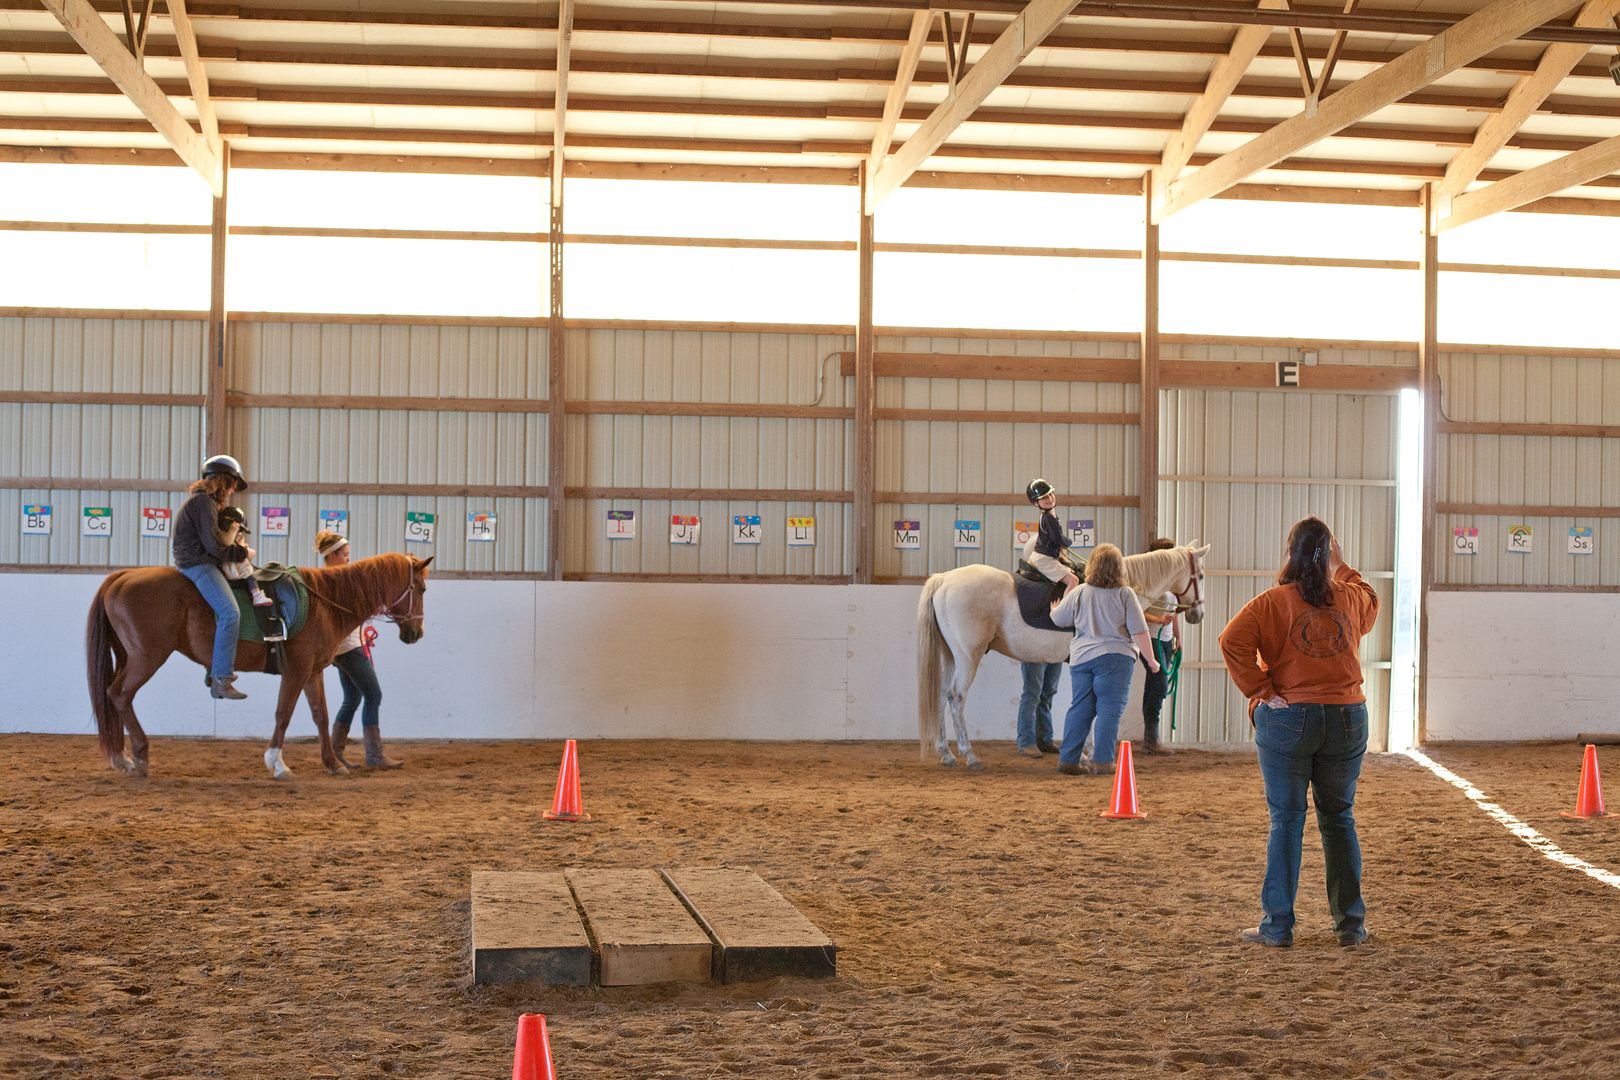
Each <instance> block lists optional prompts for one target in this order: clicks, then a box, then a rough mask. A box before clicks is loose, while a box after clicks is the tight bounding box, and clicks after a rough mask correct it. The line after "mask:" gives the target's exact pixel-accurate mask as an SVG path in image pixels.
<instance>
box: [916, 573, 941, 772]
mask: <svg viewBox="0 0 1620 1080" xmlns="http://www.w3.org/2000/svg"><path fill="white" fill-rule="evenodd" d="M944 583H945V577H944V575H943V574H934V575H933V576H931V577H930V578H929V579H928V581H927V583H926V584H924V585H923V591H922V599H921V600H920V601H918V603H917V739H918V742H919V746H918V749H919V751H920V752H921V755H922V759H923V761H925V762H927V761H930V760H932V758H931V755H932V754H933V752H934V747H935V744H936V743H938V742H939V725H940V715H939V713H940V708H939V702H940V697H941V695H942V694H943V693H944V682H945V679H944V667H945V658H946V656H947V655H948V654H949V646H947V645H946V643H945V635H944V634H942V633H940V630H939V616H938V614H937V613H936V612H935V611H934V594H935V593H936V592H938V591H939V587H940V586H941V585H943V584H944Z"/></svg>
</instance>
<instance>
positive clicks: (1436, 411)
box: [1417, 184, 1440, 746]
mask: <svg viewBox="0 0 1620 1080" xmlns="http://www.w3.org/2000/svg"><path fill="white" fill-rule="evenodd" d="M1436 202H1437V199H1436V195H1435V190H1434V185H1433V184H1425V185H1423V252H1422V258H1421V259H1420V260H1419V262H1418V267H1419V269H1420V270H1421V271H1422V274H1423V334H1422V337H1420V338H1419V339H1418V387H1419V393H1421V394H1422V396H1423V440H1422V444H1423V481H1422V487H1423V537H1422V541H1421V543H1422V547H1421V548H1420V549H1419V550H1420V551H1421V555H1420V557H1419V567H1420V569H1419V576H1418V634H1417V646H1418V651H1417V743H1418V745H1419V746H1422V745H1423V743H1424V741H1425V740H1426V739H1427V738H1428V733H1429V716H1428V709H1429V586H1430V585H1431V584H1433V582H1434V557H1435V535H1434V503H1435V478H1436V476H1437V475H1438V473H1439V462H1438V461H1436V460H1435V450H1436V444H1437V440H1436V438H1435V431H1436V429H1437V427H1438V421H1439V419H1440V368H1439V361H1440V329H1439V327H1440V320H1439V304H1440V241H1439V238H1438V236H1437V235H1436V233H1435V222H1436V218H1437V215H1438V211H1439V208H1438V206H1436Z"/></svg>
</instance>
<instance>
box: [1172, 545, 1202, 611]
mask: <svg viewBox="0 0 1620 1080" xmlns="http://www.w3.org/2000/svg"><path fill="white" fill-rule="evenodd" d="M1187 576H1188V577H1189V578H1190V579H1191V580H1190V581H1189V582H1188V584H1187V587H1186V588H1185V589H1182V590H1181V591H1180V592H1178V593H1171V595H1172V596H1174V597H1175V598H1176V604H1177V605H1178V606H1177V610H1178V611H1191V610H1192V609H1193V608H1195V607H1197V606H1198V605H1199V604H1202V603H1203V602H1204V594H1203V591H1202V590H1201V589H1200V588H1199V587H1198V557H1197V556H1196V555H1194V554H1193V551H1192V548H1188V549H1187ZM1189 592H1190V593H1192V600H1190V601H1189V600H1188V599H1187V598H1186V597H1187V594H1188V593H1189Z"/></svg>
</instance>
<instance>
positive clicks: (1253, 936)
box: [1238, 926, 1294, 949]
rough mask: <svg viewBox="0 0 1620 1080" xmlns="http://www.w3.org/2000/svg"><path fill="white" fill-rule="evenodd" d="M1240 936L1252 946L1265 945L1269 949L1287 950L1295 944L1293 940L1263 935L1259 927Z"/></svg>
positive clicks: (1250, 928) (1252, 928) (1253, 927)
mask: <svg viewBox="0 0 1620 1080" xmlns="http://www.w3.org/2000/svg"><path fill="white" fill-rule="evenodd" d="M1238 936H1239V937H1241V938H1242V939H1243V940H1244V941H1247V942H1248V943H1249V944H1251V945H1264V946H1265V947H1266V948H1268V949H1286V948H1288V947H1289V946H1291V945H1293V943H1294V941H1293V939H1292V938H1274V937H1270V936H1268V935H1266V934H1262V933H1261V932H1260V928H1259V927H1258V926H1251V927H1249V928H1248V929H1247V930H1244V931H1242V932H1241V933H1240V934H1239V935H1238Z"/></svg>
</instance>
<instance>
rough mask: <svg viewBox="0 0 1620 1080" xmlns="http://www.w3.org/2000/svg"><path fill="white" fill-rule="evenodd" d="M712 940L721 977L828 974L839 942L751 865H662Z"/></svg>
mask: <svg viewBox="0 0 1620 1080" xmlns="http://www.w3.org/2000/svg"><path fill="white" fill-rule="evenodd" d="M664 876H665V878H666V879H668V881H669V883H670V884H671V885H672V886H673V887H674V888H675V890H676V891H677V892H679V893H680V894H681V896H682V897H684V898H685V900H686V902H687V904H688V905H689V906H690V907H691V908H692V910H693V911H695V912H696V913H697V916H698V920H699V921H700V922H701V923H703V925H704V927H705V928H706V929H707V930H708V931H709V934H710V936H712V937H713V938H714V941H715V945H716V948H715V962H714V978H715V979H716V980H717V981H719V982H728V983H729V982H743V981H747V980H750V979H771V978H776V977H777V976H781V975H794V976H799V977H801V978H831V977H832V976H833V975H834V974H835V973H836V970H835V969H836V966H837V946H836V945H834V944H833V942H832V939H831V938H829V937H828V936H827V935H826V934H823V933H822V932H821V931H820V930H818V929H816V927H815V926H814V924H812V923H811V922H810V920H809V919H806V918H805V917H804V916H803V915H801V914H800V913H799V909H798V908H796V907H794V906H793V905H792V903H790V902H789V901H788V900H787V898H786V897H784V896H783V895H782V894H781V893H779V892H777V891H776V890H775V889H773V888H771V887H770V886H769V885H768V884H766V883H765V882H764V881H763V880H762V879H761V878H760V877H759V875H758V874H755V873H754V872H753V871H752V870H740V869H724V870H666V871H664Z"/></svg>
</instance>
